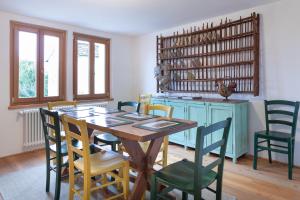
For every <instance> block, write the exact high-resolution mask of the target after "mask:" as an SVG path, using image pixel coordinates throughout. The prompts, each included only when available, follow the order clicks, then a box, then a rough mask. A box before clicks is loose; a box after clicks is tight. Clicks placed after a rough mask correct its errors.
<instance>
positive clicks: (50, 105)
mask: <svg viewBox="0 0 300 200" xmlns="http://www.w3.org/2000/svg"><path fill="white" fill-rule="evenodd" d="M67 106H70V107H72V106H74V107H76V106H77V102H76V101H54V102H48V109H49V110H53V109H55V108H57V107H67Z"/></svg>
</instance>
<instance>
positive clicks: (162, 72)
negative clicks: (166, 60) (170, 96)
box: [154, 64, 171, 92]
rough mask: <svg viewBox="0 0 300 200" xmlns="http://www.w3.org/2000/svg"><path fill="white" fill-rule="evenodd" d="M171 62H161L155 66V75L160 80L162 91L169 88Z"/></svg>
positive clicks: (159, 85)
mask: <svg viewBox="0 0 300 200" xmlns="http://www.w3.org/2000/svg"><path fill="white" fill-rule="evenodd" d="M169 69H170V64H160V65H158V66H156V67H155V68H154V77H155V78H156V79H157V81H158V87H159V89H160V91H162V92H167V91H168V90H169V83H170V80H171V77H170V70H169Z"/></svg>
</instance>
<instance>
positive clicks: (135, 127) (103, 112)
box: [57, 106, 197, 142]
mask: <svg viewBox="0 0 300 200" xmlns="http://www.w3.org/2000/svg"><path fill="white" fill-rule="evenodd" d="M57 111H58V112H59V114H60V115H62V114H66V115H69V116H71V117H74V118H77V119H82V120H85V121H86V122H87V126H88V128H90V129H94V130H98V131H102V132H108V133H111V134H113V135H115V136H117V137H120V138H124V139H127V140H132V141H139V142H145V141H149V140H153V139H155V138H159V137H163V136H167V135H170V134H173V133H177V132H180V131H184V130H187V129H190V128H194V127H196V126H197V122H195V121H190V120H183V119H176V118H167V117H160V116H155V115H144V114H138V113H132V112H125V111H122V110H117V109H107V108H102V107H88V106H87V107H74V108H61V109H57Z"/></svg>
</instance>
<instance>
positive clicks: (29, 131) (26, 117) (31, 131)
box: [20, 102, 108, 151]
mask: <svg viewBox="0 0 300 200" xmlns="http://www.w3.org/2000/svg"><path fill="white" fill-rule="evenodd" d="M107 105H108V102H101V103H90V104H84V105H83V104H81V105H79V107H80V106H97V107H107ZM20 114H21V115H22V117H23V148H24V150H25V151H31V150H35V149H39V148H41V147H42V146H43V145H44V142H45V140H44V133H43V128H42V121H41V117H40V113H39V109H37V108H36V109H28V110H22V111H20Z"/></svg>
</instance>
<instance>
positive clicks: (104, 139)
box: [94, 101, 140, 151]
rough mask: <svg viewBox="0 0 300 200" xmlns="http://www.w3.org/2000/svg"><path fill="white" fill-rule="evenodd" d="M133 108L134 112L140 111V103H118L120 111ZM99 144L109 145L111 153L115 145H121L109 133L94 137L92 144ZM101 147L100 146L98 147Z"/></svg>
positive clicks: (115, 149)
mask: <svg viewBox="0 0 300 200" xmlns="http://www.w3.org/2000/svg"><path fill="white" fill-rule="evenodd" d="M126 106H128V107H134V108H135V111H136V112H139V111H140V103H138V102H134V101H125V102H122V101H119V102H118V109H119V110H122V108H123V107H126ZM99 142H101V143H103V145H110V146H111V149H112V151H117V145H119V144H120V143H121V141H120V139H119V138H117V137H115V136H114V135H112V134H110V133H100V134H98V135H95V136H94V143H95V144H98V143H99ZM100 146H101V145H100Z"/></svg>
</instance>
